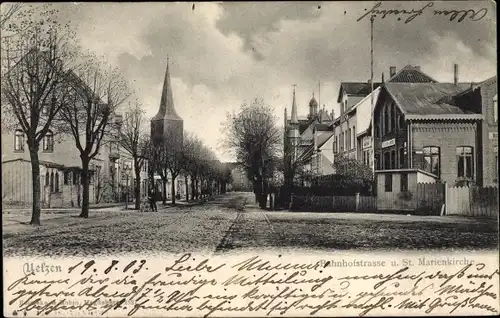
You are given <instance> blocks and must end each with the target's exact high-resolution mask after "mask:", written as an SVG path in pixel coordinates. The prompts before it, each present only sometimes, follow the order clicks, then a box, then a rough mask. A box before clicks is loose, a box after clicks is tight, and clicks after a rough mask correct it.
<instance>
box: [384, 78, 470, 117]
mask: <svg viewBox="0 0 500 318" xmlns="http://www.w3.org/2000/svg"><path fill="white" fill-rule="evenodd" d="M469 88H470V84H459V85H454V84H450V83H386V84H385V89H386V90H387V92H388V93H389V95H390V96H391V98H392V99H393V100H394V101H395V102H396V104H397V105H398V106H399V108H400V109H401V111H402V112H403V113H404V114H405V117H407V118H411V117H412V116H418V117H422V116H424V117H425V116H427V117H429V118H431V117H433V116H434V117H435V116H436V115H477V114H475V113H473V112H470V111H468V110H465V109H462V108H460V107H458V106H456V105H454V101H453V98H452V97H453V96H456V95H457V94H460V93H461V92H463V91H465V90H467V89H469Z"/></svg>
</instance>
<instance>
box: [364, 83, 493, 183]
mask: <svg viewBox="0 0 500 318" xmlns="http://www.w3.org/2000/svg"><path fill="white" fill-rule="evenodd" d="M495 96H496V78H494V79H490V80H487V81H485V82H483V83H481V84H478V85H472V84H463V83H458V82H455V83H385V84H383V85H382V87H381V92H380V95H379V97H378V99H377V102H376V104H375V109H374V124H375V127H374V131H375V138H374V149H375V169H376V170H383V171H385V172H388V171H389V170H392V171H394V172H395V174H400V173H399V172H397V170H398V169H413V170H418V171H420V172H422V173H424V174H426V175H428V176H432V177H433V179H434V180H435V181H441V182H447V183H449V184H455V183H457V182H461V181H465V182H469V181H474V182H476V183H478V184H481V185H482V184H491V183H494V180H493V178H492V177H489V176H487V175H488V174H490V175H492V176H493V173H489V171H491V172H493V171H496V170H495V169H496V166H497V165H496V160H497V159H496V158H497V157H495V156H496V152H493V151H492V149H494V146H493V143H494V142H495V141H494V139H493V138H492V139H489V138H487V137H489V136H490V135H489V134H490V132H493V129H495V132H496V121H495V119H494V115H493V116H490V115H489V114H490V113H491V114H494V112H496V111H495V110H494V107H496V106H495V103H496V102H495V100H496V97H495ZM495 145H496V143H495ZM485 172H487V173H485ZM384 175H385V176H386V180H388V181H387V184H390V183H392V181H391V182H389V180H392V179H391V178H392V174H391V173H389V174H388V173H384ZM402 180H404V181H405V183H407V182H408V181H407V180H408V179H407V178H403V179H402ZM400 187H401V191H403V189H405V188H406V189H407V187H408V186H407V185H404V184H403V182H401V184H400ZM388 188H391V187H388ZM398 191H399V190H398Z"/></svg>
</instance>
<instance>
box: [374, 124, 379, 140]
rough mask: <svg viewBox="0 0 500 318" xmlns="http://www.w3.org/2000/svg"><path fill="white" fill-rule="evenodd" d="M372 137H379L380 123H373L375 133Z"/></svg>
mask: <svg viewBox="0 0 500 318" xmlns="http://www.w3.org/2000/svg"><path fill="white" fill-rule="evenodd" d="M374 135H375V136H374V137H380V122H378V121H377V122H376V123H375V133H374Z"/></svg>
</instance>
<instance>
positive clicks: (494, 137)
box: [480, 77, 498, 186]
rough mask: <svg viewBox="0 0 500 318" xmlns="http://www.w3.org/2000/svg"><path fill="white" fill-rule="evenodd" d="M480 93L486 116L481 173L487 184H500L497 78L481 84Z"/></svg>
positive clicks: (483, 125) (482, 131)
mask: <svg viewBox="0 0 500 318" xmlns="http://www.w3.org/2000/svg"><path fill="white" fill-rule="evenodd" d="M480 93H481V103H482V113H483V116H484V117H483V118H484V119H483V122H482V127H481V128H482V129H481V139H482V143H483V155H482V158H481V161H482V167H481V168H482V169H480V170H481V171H480V173H481V174H482V179H483V180H482V181H483V184H484V185H485V186H488V185H498V102H496V103H497V104H496V105H495V100H494V99H495V96H497V78H496V77H495V78H494V79H491V80H488V81H486V82H485V83H483V85H481V86H480ZM497 99H498V96H497ZM495 107H496V108H497V109H496V111H495Z"/></svg>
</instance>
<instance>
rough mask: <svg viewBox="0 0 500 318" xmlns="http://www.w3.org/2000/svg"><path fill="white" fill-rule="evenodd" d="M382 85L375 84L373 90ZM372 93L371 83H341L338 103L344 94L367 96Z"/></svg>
mask: <svg viewBox="0 0 500 318" xmlns="http://www.w3.org/2000/svg"><path fill="white" fill-rule="evenodd" d="M380 84H381V83H373V89H375V88H377V87H379V86H380ZM371 91H372V85H371V83H370V82H341V83H340V90H339V96H338V98H337V102H338V103H340V101H341V99H342V93H343V92H345V93H346V94H348V95H358V96H366V95H368V94H370V92H371Z"/></svg>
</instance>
